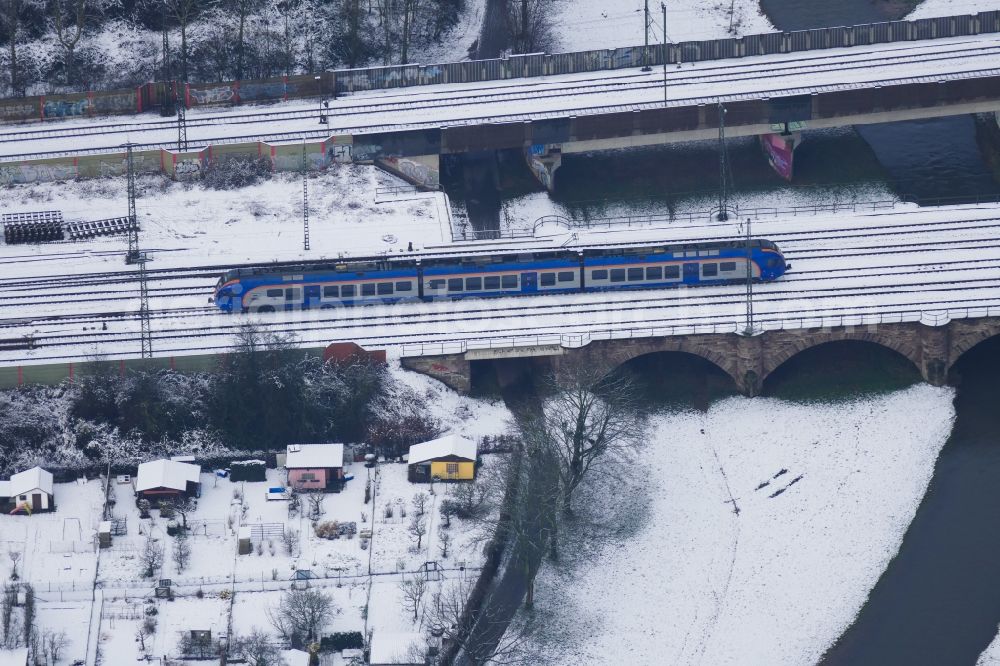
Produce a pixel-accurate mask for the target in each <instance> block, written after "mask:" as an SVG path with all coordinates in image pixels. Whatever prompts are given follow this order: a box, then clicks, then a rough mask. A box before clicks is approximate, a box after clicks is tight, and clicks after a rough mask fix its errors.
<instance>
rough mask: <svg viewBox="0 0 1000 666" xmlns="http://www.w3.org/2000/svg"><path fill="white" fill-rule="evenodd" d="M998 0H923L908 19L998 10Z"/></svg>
mask: <svg viewBox="0 0 1000 666" xmlns="http://www.w3.org/2000/svg"><path fill="white" fill-rule="evenodd" d="M996 8H997V3H996V0H923V1H922V2H921V3H920V4H919V5H918V6H917V7H916V8H915V9H914V10H913V11H912V12H910V13H909V14H907V16H906V18H907V19H922V18H933V17H935V16H959V15H962V14H978V13H979V12H991V11H994V10H996Z"/></svg>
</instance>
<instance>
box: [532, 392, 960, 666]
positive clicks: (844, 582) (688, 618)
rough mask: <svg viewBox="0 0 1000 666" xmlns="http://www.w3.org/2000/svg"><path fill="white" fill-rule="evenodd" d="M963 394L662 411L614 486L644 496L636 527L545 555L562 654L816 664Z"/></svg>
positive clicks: (543, 580) (916, 490) (902, 524)
mask: <svg viewBox="0 0 1000 666" xmlns="http://www.w3.org/2000/svg"><path fill="white" fill-rule="evenodd" d="M952 395H953V393H952V391H951V390H950V389H939V388H933V387H931V386H928V385H923V384H921V385H917V386H914V387H911V388H909V389H906V390H902V391H897V392H894V393H891V394H887V395H883V396H868V397H862V398H858V399H855V400H852V401H848V402H843V403H834V404H795V403H789V402H785V401H782V400H776V399H746V398H730V399H727V400H723V401H721V402H718V403H716V404H714V405H713V406H712V407H711V408H710V409H709V410H708V411H707V412H705V413H701V412H679V413H663V414H661V415H660V416H659V417H657V418H656V419H655V421H654V425H655V429H654V431H653V434H652V436H651V437H650V439H649V442H648V444H647V445H646V446H645V448H643V449H642V450H641V451H640V452H639V453H638V455H637V456H636V458H637V459H636V461H635V462H634V463H633V464H634V466H635V468H636V472H637V473H636V474H635V475H634V476H632V475H625V476H624V477H623V478H620V479H616V480H615V481H614V482H613V483H615V484H616V485H617V486H619V488H618V490H617V491H616V492H615V493H614V495H615V496H617V497H625V496H630V495H634V496H635V497H634V499H633V500H632V501H631V504H630V505H629V506H631V507H632V508H626V514H627V515H626V517H625V521H626V522H627V520H628V519H630V518H631V519H634V521H635V522H637V523H638V525H637V526H636V527H635V528H634V530H633V531H632V533H631V534H629V535H626V536H616V537H610V538H608V540H607V541H606V542H605V543H603V544H602V545H601V546H599V547H596V548H595V550H596V551H597V552H596V554H595V556H594V557H593V558H590V557H587V559H586V560H585V559H584V558H574V557H573V555H572V554H570V555H569V556H568V560H569V562H568V564H566V565H564V566H561V567H556V566H551V565H546V566H545V567H543V569H542V573H541V575H540V577H539V579H538V589H537V593H536V604H537V606H536V608H537V609H538V610H537V611H536V612H538V613H539V614H540V615H539V618H538V619H539V620H540V624H541V625H542V626H543V627H544V628H545V629H544V636H543V639H544V640H545V641H546V642H548V643H549V644H550V646H551V647H553V648H554V649H555V654H558V655H560V656H559V658H558V659H555V658H554V657H552V655H551V654H550V657H551V658H553V659H554V660H553V662H552V663H559V664H581V663H607V662H606V660H607V659H608V656H609V655H613V656H614V661H615V663H628V664H635V665H637V666H641V665H646V664H649V665H652V664H664V663H669V664H734V665H737V664H739V665H742V664H811V663H815V662H816V660H817V659H818V658H819V656H820V655H821V654H822V653H823V651H824V650H825V649H826V648H827V647H828V646H829V645H830V644H831V643H832V642H833V641H835V640H836V638H837V637H838V636H839V635H840V633H841V632H842V631H843V630H844V629H845V628H846V627H847V626H848V624H849V623H850V622H851V621H852V619H853V617H854V615H855V614H856V613H857V611H858V610H859V609H860V608H861V605H862V604H863V602H864V601H865V599H866V598H867V595H868V592H869V590H870V589H871V588H872V587H873V586H874V584H875V582H876V581H877V579H878V577H879V576H880V575H881V573H882V571H883V570H884V569H885V567H886V565H887V564H888V562H889V561H890V559H891V558H892V557H893V555H894V554H895V553H896V551H897V550H898V548H899V545H900V543H901V541H902V538H903V534H904V532H905V530H906V528H907V526H908V525H909V523H910V520H911V519H912V517H913V514H914V512H915V510H916V507H917V505H918V503H919V501H920V499H921V497H922V496H923V494H924V492H925V490H926V488H927V484H928V482H929V481H930V478H931V473H932V470H933V467H934V462H935V460H936V458H937V455H938V452H939V450H940V449H941V447H942V446H943V445H944V443H945V441H946V439H947V437H948V435H949V433H950V430H951V424H952V421H953V418H954V410H953V407H952V404H951V401H952ZM604 483H611V481H602V482H601V484H604ZM602 488H603V485H602ZM594 494H595V497H597V496H598V495H599V494H601V491H600V490H595V491H594ZM619 501H620V500H619ZM734 502H735V506H737V507H738V508H739V513H738V514H737V513H735V512H734V510H733V507H734ZM600 504H601V505H603V506H604V507H605V508H608V509H609V511H610V510H611V508H612V506H611V505H614V501H611V502H608V501H607V500H605V501H603V502H600ZM636 507H638V508H636ZM637 514H638V516H640V517H639V518H636V515H637ZM614 515H615V519H616V520H617V519H619V518H620V516H621V512H620V510H619V513H618V514H614ZM589 554H590V551H589V550H588V555H589Z"/></svg>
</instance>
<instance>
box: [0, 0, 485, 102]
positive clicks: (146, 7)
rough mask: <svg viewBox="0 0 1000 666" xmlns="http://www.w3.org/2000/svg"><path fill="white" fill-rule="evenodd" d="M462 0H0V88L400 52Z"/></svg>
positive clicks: (421, 42) (397, 58)
mask: <svg viewBox="0 0 1000 666" xmlns="http://www.w3.org/2000/svg"><path fill="white" fill-rule="evenodd" d="M464 5H465V0H0V45H2V47H3V48H2V51H0V64H2V67H3V70H4V73H5V75H6V76H4V77H3V79H4V80H3V83H4V84H5V87H6V88H7V94H8V95H13V96H23V95H25V94H29V92H34V91H36V90H38V89H40V88H44V89H45V90H47V91H51V90H58V89H64V90H86V89H108V88H118V87H129V86H135V85H139V84H141V83H144V82H146V81H150V80H165V81H170V80H178V81H188V82H204V81H223V80H245V79H259V78H268V77H273V76H283V75H284V76H290V75H293V74H297V73H305V72H316V71H322V70H324V69H332V68H344V67H348V68H349V67H359V66H367V65H373V64H376V65H377V64H381V65H389V64H398V63H405V62H409V61H410V60H411V58H413V54H414V51H415V50H416V49H419V48H421V47H424V46H427V45H430V44H434V43H439V42H440V41H441V40H442V39H443V38H444V36H445V35H446V33H447V31H448V29H449V28H451V27H452V26H454V25H455V23H456V22H457V21H458V19H459V16H460V14H461V12H462V10H463V9H464Z"/></svg>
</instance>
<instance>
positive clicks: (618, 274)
mask: <svg viewBox="0 0 1000 666" xmlns="http://www.w3.org/2000/svg"><path fill="white" fill-rule="evenodd" d="M611 281H612V282H624V281H625V269H624V268H612V269H611Z"/></svg>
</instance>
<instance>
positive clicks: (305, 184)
mask: <svg viewBox="0 0 1000 666" xmlns="http://www.w3.org/2000/svg"><path fill="white" fill-rule="evenodd" d="M308 167H309V165H308V163H307V161H306V139H305V137H302V249H303V250H306V251H308V250H309V172H308Z"/></svg>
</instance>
